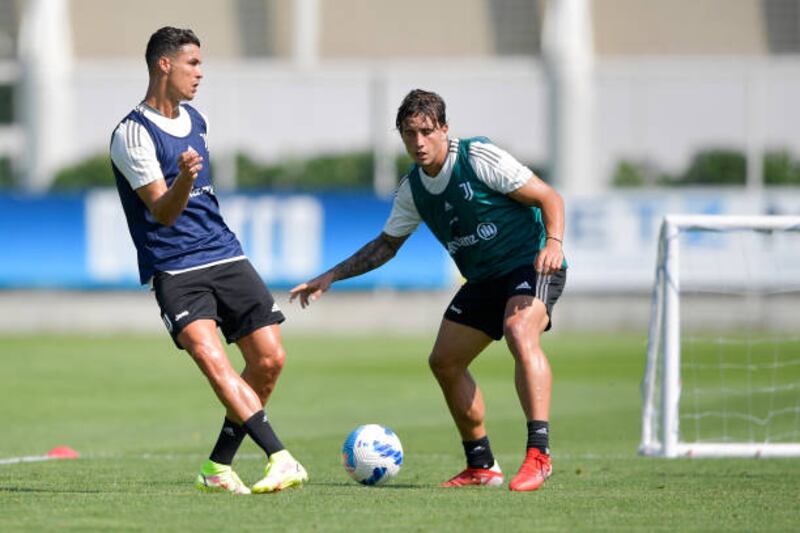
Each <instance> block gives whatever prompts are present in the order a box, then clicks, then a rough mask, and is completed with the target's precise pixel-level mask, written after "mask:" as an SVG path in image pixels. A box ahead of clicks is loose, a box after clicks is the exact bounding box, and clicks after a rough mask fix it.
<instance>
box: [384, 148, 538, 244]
mask: <svg viewBox="0 0 800 533" xmlns="http://www.w3.org/2000/svg"><path fill="white" fill-rule="evenodd" d="M457 157H458V139H450V141H449V146H448V151H447V158H446V159H445V161H444V166H442V170H440V171H439V175H438V176H433V177H432V176H428V175H427V174H425V171H424V170H422V169H421V168H420V169H419V175H420V181H421V182H422V185H423V186H424V187H425V188H426V189H427V190H428V192H430V193H431V194H439V193H441V192H442V191H444V190H445V188H446V187H447V184H448V183H449V182H450V175H451V174H452V172H453V165H455V162H456V158H457ZM468 157H469V164H470V165H472V169H473V170H474V171H475V174H476V175H477V177H478V179H479V180H481V181H482V182H483V183H485V184H486V185H487V186H488V187H489V188H490V189H493V190H495V191H497V192H499V193H502V194H508V193H510V192H513V191H516V190H517V189H519V188H520V187H522V186H523V185H525V184H526V183H527V182H528V180H530V179H531V177H533V172H532V171H531V169H529V168H528V167H526V166H524V165H522V164H521V163H520V162H519V161H517V160H516V159H515V158H514V157H513V156H512V155H511V154H509V153H508V152H506V151H505V150H503V149H501V148H498V147H497V146H495V145H493V144H489V143H482V142H477V141H473V142H472V143H471V144H470V146H469V156H468ZM421 222H422V217H420V215H419V212H418V211H417V206H416V205H414V198H413V196H412V195H411V184H410V183H409V180H408V179H404V180H402V181H401V182H400V186H399V187H398V188H397V194H396V196H395V199H394V203H393V204H392V212H391V214H390V215H389V219H388V220H387V221H386V224H385V225H384V226H383V232H384V233H386V234H387V235H391V236H392V237H404V236H406V235H410V234H412V233H414V231H415V230H416V229H417V227H418V226H419V225H420V223H421Z"/></svg>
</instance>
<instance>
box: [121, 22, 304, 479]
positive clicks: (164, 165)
mask: <svg viewBox="0 0 800 533" xmlns="http://www.w3.org/2000/svg"><path fill="white" fill-rule="evenodd" d="M145 59H146V61H147V67H148V70H149V74H150V82H149V85H148V88H147V94H146V95H145V98H144V100H143V101H142V102H141V103H140V104H139V105H137V106H136V107H135V108H134V109H133V110H132V111H131V112H130V113H128V115H127V116H126V117H125V118H124V119H122V121H121V122H120V123H119V125H118V126H117V127H116V128H115V130H114V133H113V135H112V138H111V162H112V169H113V171H114V176H115V178H116V183H117V190H118V191H119V197H120V200H121V202H122V208H123V210H124V211H125V217H126V219H127V221H128V229H129V231H130V234H131V237H132V239H133V243H134V245H135V246H136V253H137V258H138V262H139V278H140V281H141V282H142V283H143V284H145V283H150V284H151V286H152V287H153V290H154V292H155V296H156V300H157V301H158V304H159V307H160V309H161V317H162V319H163V320H164V325H165V326H166V328H167V330H168V331H169V333H170V335H171V336H172V339H173V341H174V342H175V344H176V345H177V346H178V347H179V348H181V349H185V350H186V351H187V352H188V353H189V354H190V355H191V357H192V359H193V360H194V361H195V363H197V366H198V367H199V368H200V370H201V371H202V372H203V374H204V375H205V376H206V378H207V379H208V381H209V383H210V384H211V387H212V389H213V390H214V393H215V394H216V395H217V398H219V400H220V402H222V404H223V405H224V406H225V409H226V411H227V412H226V417H225V420H224V422H223V426H222V430H221V431H220V433H219V437H218V439H217V443H216V445H215V446H214V449H213V450H212V452H211V454H210V456H209V459H208V461H206V463H205V464H204V465H203V467H202V469H201V472H200V474H199V475H198V476H197V479H196V482H195V484H196V486H197V488H198V489H200V490H203V491H206V492H231V493H234V494H249V493H250V492H251V489H250V488H248V486H247V485H245V484H244V483H243V482H242V480H241V479H240V478H239V476H238V475H237V474H236V472H234V471H233V469H232V467H231V465H232V462H233V457H234V455H235V454H236V452H237V450H238V449H239V445H240V444H241V443H242V440H243V439H244V437H245V436H246V435H250V437H251V438H252V439H253V440H254V441H255V442H256V444H258V445H259V446H260V447H261V448H262V449H263V450H264V452H265V453H266V455H267V466H266V469H265V473H264V476H263V478H262V479H261V480H260V481H258V482H256V483H255V484H254V485H253V486H252V492H272V491H276V490H281V489H284V488H287V487H291V486H295V485H300V484H302V483H303V482H305V481H306V480H307V479H308V475H307V474H306V471H305V469H304V468H303V467H302V465H300V463H299V462H297V461H296V460H295V459H294V457H292V455H291V454H290V453H289V451H288V450H286V449H285V448H284V446H283V444H282V443H281V441H280V440H279V439H278V437H277V435H276V434H275V431H274V430H273V428H272V425H271V424H270V423H269V422H268V421H267V417H266V415H265V414H264V405H265V404H266V402H267V400H268V399H269V396H270V394H271V393H272V391H273V389H274V388H275V383H276V381H277V379H278V375H279V374H280V372H281V369H282V368H283V363H284V359H285V357H286V353H285V351H284V349H283V346H282V344H281V337H280V326H279V324H280V323H281V322H283V321H284V316H283V313H281V310H280V309H279V308H278V306H277V304H276V303H275V300H274V299H273V297H272V295H271V294H270V292H269V289H268V288H267V287H266V285H264V282H263V281H262V280H261V278H260V276H259V275H258V273H257V272H256V271H255V269H254V268H253V266H252V265H251V264H250V262H249V261H248V260H247V258H246V257H245V256H244V252H243V251H242V247H241V245H240V244H239V241H238V239H237V238H236V235H234V234H233V232H232V231H231V230H230V229H229V228H228V226H227V225H226V224H225V221H224V220H223V218H222V215H221V214H220V210H219V203H218V201H217V197H216V195H215V194H214V184H213V181H212V178H211V164H210V159H209V153H208V144H207V135H208V122H207V120H206V118H205V117H204V116H203V115H202V114H201V113H200V112H199V111H197V110H196V109H194V108H193V107H192V106H190V105H188V104H186V103H183V102H185V101H188V100H192V99H193V98H194V96H195V94H196V93H197V88H198V86H199V85H200V81H201V79H202V78H203V73H202V69H201V64H202V57H201V54H200V41H199V39H198V38H197V36H196V35H195V34H194V32H192V30H188V29H178V28H172V27H164V28H161V29H159V30H158V31H156V32H155V33H154V34H153V35H152V36H151V37H150V40H149V42H148V43H147V50H146V52H145ZM217 327H219V328H220V329H221V330H222V332H223V334H224V335H225V339H226V340H227V342H229V343H234V342H235V343H236V345H237V346H238V347H239V350H240V351H241V353H242V356H243V358H244V361H245V368H244V371H243V372H242V373H241V375H240V374H238V373H237V372H236V371H235V370H234V369H233V367H232V366H231V364H230V361H228V358H227V356H226V354H225V350H224V348H223V346H222V343H221V342H220V340H219V337H218V336H217Z"/></svg>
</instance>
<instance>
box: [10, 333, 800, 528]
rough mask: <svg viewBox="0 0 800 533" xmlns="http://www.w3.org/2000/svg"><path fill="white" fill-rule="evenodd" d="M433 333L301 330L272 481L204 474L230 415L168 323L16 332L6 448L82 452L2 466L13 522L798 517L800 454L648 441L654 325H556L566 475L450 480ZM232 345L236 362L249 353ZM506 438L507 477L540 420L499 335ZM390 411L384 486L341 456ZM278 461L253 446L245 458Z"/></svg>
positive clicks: (636, 523)
mask: <svg viewBox="0 0 800 533" xmlns="http://www.w3.org/2000/svg"><path fill="white" fill-rule="evenodd" d="M432 340H433V339H432V338H430V337H426V336H419V337H398V338H392V337H324V338H323V337H318V338H312V337H298V336H293V335H292V334H291V333H286V334H285V344H286V347H287V350H288V354H289V356H288V360H287V365H286V367H285V369H284V373H283V375H282V376H281V380H280V381H279V383H278V388H277V390H276V393H275V395H274V396H273V400H272V401H271V402H270V404H269V405H268V414H269V415H270V417H271V419H272V422H273V425H274V426H275V428H276V430H277V431H278V433H279V435H280V437H281V439H282V440H283V441H284V443H285V444H286V445H287V446H288V447H289V449H290V450H291V451H292V452H293V453H294V454H295V456H296V457H297V458H298V459H299V460H300V461H302V462H303V464H304V465H305V466H306V468H307V469H308V471H309V475H310V477H311V479H310V482H309V483H308V485H307V486H305V487H303V488H301V489H297V490H294V489H293V490H287V491H285V492H282V493H278V494H272V495H261V496H246V497H233V496H229V495H225V494H201V493H199V492H197V491H196V490H195V489H194V488H193V479H194V476H195V475H196V473H197V471H198V469H199V467H200V465H201V463H202V462H203V460H204V459H205V458H206V457H207V455H208V453H209V451H210V449H211V446H212V445H213V440H214V439H215V438H216V434H217V432H218V430H219V427H220V424H221V422H222V416H223V413H222V410H221V408H220V407H219V405H218V403H217V401H216V399H215V398H214V397H213V395H212V393H211V389H210V388H209V386H208V385H207V383H206V382H205V379H204V378H203V377H202V376H201V374H200V372H199V371H198V370H197V369H196V368H195V367H194V365H193V363H191V361H190V360H189V358H188V357H187V356H186V355H185V354H183V353H182V352H178V351H176V350H175V349H174V348H173V347H172V346H171V343H170V341H169V339H168V338H167V336H166V335H161V336H157V337H99V338H91V337H63V336H37V337H2V338H0V422H1V423H2V428H1V429H0V459H4V458H8V457H17V456H25V455H38V454H43V453H46V452H47V451H48V450H49V449H50V448H52V447H55V446H57V445H69V446H71V447H73V448H75V449H76V450H78V451H79V452H80V453H81V458H80V459H78V460H73V461H48V462H39V463H20V464H6V465H0V529H2V530H3V531H17V530H27V531H47V530H54V529H62V530H73V531H86V530H96V531H108V530H128V531H184V530H195V531H219V530H237V531H249V530H261V531H263V530H268V531H269V530H286V531H334V530H339V531H353V530H378V531H383V530H386V531H389V530H393V531H477V530H500V529H505V530H508V531H511V530H516V531H532V530H559V531H575V530H613V531H617V530H646V531H671V532H672V531H684V530H695V531H708V530H729V531H753V530H794V529H796V528H797V526H798V524H800V511H798V509H800V481H798V480H800V460H798V459H782V460H764V459H761V460H750V459H748V460H743V459H715V460H710V459H709V460H698V459H694V460H685V459H680V460H664V459H652V458H643V457H639V456H637V455H636V449H637V446H638V439H639V431H640V427H639V417H640V393H639V383H640V380H641V375H642V369H643V365H644V352H645V345H646V342H645V339H644V337H642V336H619V335H614V336H610V335H609V336H597V335H591V336H590V335H586V336H580V335H568V336H567V335H561V336H558V335H551V336H548V337H547V338H546V344H545V348H546V350H547V352H548V355H549V357H550V361H551V365H552V367H553V372H554V398H553V409H552V426H551V427H552V430H551V431H552V437H551V439H552V440H551V445H552V449H553V460H554V468H555V471H554V475H553V477H552V478H551V479H550V480H549V481H548V483H547V484H546V485H545V487H544V488H543V489H542V490H540V491H538V492H535V493H523V494H519V493H511V492H509V491H508V490H507V488H505V487H504V488H502V489H491V488H484V487H475V488H468V489H457V490H445V489H440V488H438V487H437V486H436V485H437V484H438V483H439V482H440V481H442V480H444V479H447V478H448V477H450V476H452V475H453V474H455V473H456V472H457V471H458V470H460V469H461V468H462V467H463V456H462V450H461V444H460V441H459V438H458V436H457V433H456V431H455V428H454V426H453V424H452V422H451V420H450V417H449V414H448V412H447V409H446V406H445V404H444V400H443V399H442V397H441V394H440V392H439V389H438V387H437V385H436V383H435V381H434V379H433V378H432V376H431V375H430V372H429V370H428V368H427V363H426V360H427V353H428V351H429V349H430V346H431V343H432ZM229 353H230V355H231V359H232V360H233V361H234V363H235V365H237V366H239V365H240V361H241V359H240V358H239V356H238V354H237V352H236V351H235V349H233V350H230V352H229ZM474 374H475V376H476V378H477V379H478V382H479V383H480V385H481V387H482V389H483V392H484V396H485V399H486V403H487V425H488V429H489V436H490V439H491V441H492V447H493V449H494V451H495V455H496V456H497V458H498V461H499V463H500V465H501V466H502V467H503V468H504V470H505V472H506V474H507V475H513V474H514V472H515V471H516V469H517V467H518V466H519V462H520V461H521V459H522V457H523V452H524V450H523V448H524V443H525V421H524V418H523V416H522V414H521V410H520V408H519V405H518V402H517V398H516V395H515V393H514V388H513V364H512V360H511V357H510V356H509V355H508V353H507V351H506V349H505V346H504V345H503V344H501V343H495V344H494V345H493V346H492V347H490V349H489V350H488V351H487V352H486V353H484V354H483V355H482V356H481V357H480V358H479V359H478V360H477V361H476V363H475V365H474ZM370 422H375V423H381V424H384V425H387V426H389V427H391V428H392V429H393V430H394V431H395V432H397V433H398V435H399V436H400V438H401V440H402V442H403V446H404V448H405V464H404V466H403V469H402V471H401V473H400V475H399V476H398V478H396V479H395V480H393V482H392V483H391V484H389V485H387V486H384V487H377V488H369V487H362V486H359V485H356V484H355V483H353V482H352V481H350V479H349V478H348V477H347V475H346V473H345V472H344V470H343V468H342V466H341V457H340V449H341V445H342V441H343V439H344V438H345V436H346V435H347V433H348V432H349V431H350V430H351V429H353V428H354V427H355V426H357V425H359V424H364V423H370ZM263 466H264V460H263V457H262V455H261V453H260V451H259V450H258V449H257V448H256V447H255V446H254V445H253V444H252V443H251V442H250V441H249V440H246V441H245V445H244V446H243V448H242V450H241V451H240V454H239V456H238V458H237V460H236V462H235V468H236V469H237V471H238V473H239V474H240V475H241V477H242V478H243V479H244V480H245V481H247V482H253V481H255V480H256V479H257V478H258V477H259V475H260V473H261V470H262V468H263Z"/></svg>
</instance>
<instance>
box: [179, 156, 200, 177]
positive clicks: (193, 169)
mask: <svg viewBox="0 0 800 533" xmlns="http://www.w3.org/2000/svg"><path fill="white" fill-rule="evenodd" d="M178 168H179V169H180V173H181V174H182V175H184V176H186V177H188V178H189V179H191V180H192V181H194V180H196V179H197V175H198V174H199V173H200V171H201V170H203V157H202V156H201V155H200V154H198V153H197V152H195V151H194V150H191V149H189V150H186V151H185V152H183V153H182V154H181V155H179V156H178Z"/></svg>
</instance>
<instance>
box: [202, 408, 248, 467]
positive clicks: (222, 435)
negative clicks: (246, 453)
mask: <svg viewBox="0 0 800 533" xmlns="http://www.w3.org/2000/svg"><path fill="white" fill-rule="evenodd" d="M245 435H247V430H245V429H244V427H242V426H240V425H239V424H237V423H236V422H233V421H231V420H229V419H228V417H225V422H223V423H222V430H220V432H219V437H218V438H217V444H216V445H215V446H214V449H213V450H211V455H210V456H209V457H208V458H209V459H211V460H212V461H214V462H215V463H219V464H221V465H230V464H231V463H233V456H234V455H236V452H237V451H238V450H239V445H241V444H242V441H243V440H244V437H245Z"/></svg>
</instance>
